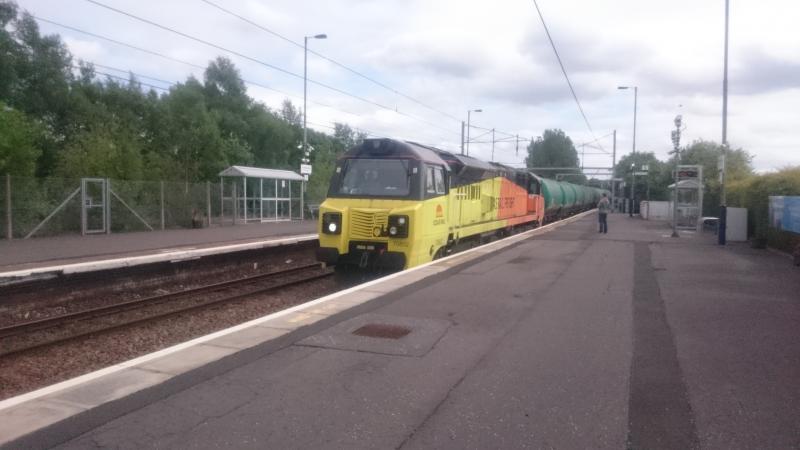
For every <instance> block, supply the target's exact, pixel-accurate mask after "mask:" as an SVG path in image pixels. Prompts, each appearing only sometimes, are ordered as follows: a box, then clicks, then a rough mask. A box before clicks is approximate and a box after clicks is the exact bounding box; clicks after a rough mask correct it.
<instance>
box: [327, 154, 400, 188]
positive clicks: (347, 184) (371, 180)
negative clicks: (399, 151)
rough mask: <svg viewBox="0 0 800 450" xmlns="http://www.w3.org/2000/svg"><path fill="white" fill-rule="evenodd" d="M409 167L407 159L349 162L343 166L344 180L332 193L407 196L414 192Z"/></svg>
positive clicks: (357, 160)
mask: <svg viewBox="0 0 800 450" xmlns="http://www.w3.org/2000/svg"><path fill="white" fill-rule="evenodd" d="M409 166H410V163H409V161H408V160H405V159H349V160H347V161H346V162H345V164H343V165H342V168H341V175H340V179H341V181H340V183H339V185H338V186H335V187H334V189H332V193H333V194H340V195H347V196H356V195H357V196H375V197H407V196H408V195H409V194H410V192H411V181H410V180H411V177H412V174H413V172H412V170H411V168H410V167H409ZM338 171H339V168H337V172H338Z"/></svg>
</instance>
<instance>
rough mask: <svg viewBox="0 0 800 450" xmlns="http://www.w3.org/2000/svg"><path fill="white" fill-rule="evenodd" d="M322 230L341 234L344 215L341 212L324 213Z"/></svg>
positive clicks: (326, 232) (327, 232)
mask: <svg viewBox="0 0 800 450" xmlns="http://www.w3.org/2000/svg"><path fill="white" fill-rule="evenodd" d="M322 232H323V233H325V234H340V233H341V232H342V215H341V214H340V213H325V214H323V215H322Z"/></svg>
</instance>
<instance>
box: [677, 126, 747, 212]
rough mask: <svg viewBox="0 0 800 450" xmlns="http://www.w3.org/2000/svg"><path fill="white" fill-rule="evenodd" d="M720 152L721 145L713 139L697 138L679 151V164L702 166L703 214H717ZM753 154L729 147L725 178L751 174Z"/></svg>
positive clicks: (728, 181)
mask: <svg viewBox="0 0 800 450" xmlns="http://www.w3.org/2000/svg"><path fill="white" fill-rule="evenodd" d="M721 154H722V145H720V144H717V143H716V142H713V141H704V140H697V141H694V142H692V143H691V144H690V145H689V146H687V147H686V148H685V149H683V150H682V151H681V164H696V165H700V166H703V182H704V185H705V192H704V193H703V214H704V215H710V216H717V215H719V204H720V183H719V163H718V161H719V157H720V155H721ZM752 161H753V156H752V155H750V154H749V153H748V152H746V151H745V150H743V149H741V148H738V149H729V150H728V152H727V156H726V164H725V173H726V175H725V180H726V182H727V183H735V182H737V181H739V180H742V179H745V178H747V177H749V176H751V175H752V174H753V166H752Z"/></svg>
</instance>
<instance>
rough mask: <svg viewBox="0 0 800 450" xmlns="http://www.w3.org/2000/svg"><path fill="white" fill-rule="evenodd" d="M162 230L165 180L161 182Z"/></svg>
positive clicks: (162, 223) (162, 226)
mask: <svg viewBox="0 0 800 450" xmlns="http://www.w3.org/2000/svg"><path fill="white" fill-rule="evenodd" d="M161 230H162V231H163V230H164V182H163V181H162V182H161Z"/></svg>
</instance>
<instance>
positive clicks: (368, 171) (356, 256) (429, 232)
mask: <svg viewBox="0 0 800 450" xmlns="http://www.w3.org/2000/svg"><path fill="white" fill-rule="evenodd" d="M446 176H447V165H446V164H445V163H444V161H442V160H441V159H440V158H439V157H438V156H437V155H436V154H435V153H433V152H430V151H426V150H425V149H424V148H420V147H416V146H413V145H410V144H408V143H404V142H399V141H394V140H390V139H368V140H366V141H364V143H362V144H361V145H359V146H357V147H355V148H354V149H352V150H350V151H349V152H347V153H346V154H345V155H343V156H342V157H341V158H339V160H338V161H337V163H336V169H335V172H334V174H333V176H332V177H331V184H330V188H329V190H328V197H327V199H326V200H325V201H324V202H323V203H322V205H320V210H319V211H320V220H319V243H320V246H319V249H318V250H317V259H318V260H319V261H322V262H325V263H327V264H332V265H334V264H336V265H343V264H346V265H353V266H359V267H362V268H363V267H378V268H391V269H403V268H406V267H410V266H414V265H417V264H421V263H423V262H427V261H430V260H432V259H433V257H434V256H435V255H436V254H437V252H441V251H443V249H444V247H445V246H446V244H447V236H448V223H447V222H448V221H447V217H446V214H445V212H446V211H447V183H446Z"/></svg>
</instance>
